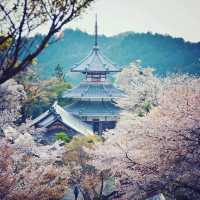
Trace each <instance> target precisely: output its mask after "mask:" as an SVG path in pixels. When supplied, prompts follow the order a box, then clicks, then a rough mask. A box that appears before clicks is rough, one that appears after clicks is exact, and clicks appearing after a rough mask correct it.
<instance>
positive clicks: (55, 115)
mask: <svg viewBox="0 0 200 200" xmlns="http://www.w3.org/2000/svg"><path fill="white" fill-rule="evenodd" d="M56 121H60V122H61V123H62V124H64V125H66V126H68V127H70V128H71V129H73V130H74V131H76V132H77V133H80V134H83V135H88V134H93V130H92V128H91V127H90V126H89V125H88V124H86V123H84V122H82V121H81V120H80V119H78V118H77V117H75V116H73V115H72V114H71V113H69V112H67V111H66V110H64V109H63V108H62V107H61V106H59V105H58V104H57V102H55V103H54V104H53V105H52V107H51V108H50V109H49V110H47V111H46V112H44V113H43V114H41V115H40V116H39V117H37V118H36V119H34V120H33V121H32V123H31V124H30V126H33V125H37V126H38V127H44V128H46V127H49V126H50V125H51V124H53V123H54V122H56Z"/></svg>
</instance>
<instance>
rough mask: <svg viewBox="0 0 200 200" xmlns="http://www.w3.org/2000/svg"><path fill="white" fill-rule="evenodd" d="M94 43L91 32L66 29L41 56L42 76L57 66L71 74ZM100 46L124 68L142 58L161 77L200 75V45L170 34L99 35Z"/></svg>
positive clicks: (50, 73) (46, 76)
mask: <svg viewBox="0 0 200 200" xmlns="http://www.w3.org/2000/svg"><path fill="white" fill-rule="evenodd" d="M93 40H94V39H93V36H91V35H89V34H87V33H84V32H81V31H79V30H71V29H66V30H65V31H64V37H63V38H62V39H61V40H59V41H58V42H57V43H55V44H53V45H50V46H49V47H48V48H46V49H45V50H44V51H43V53H42V54H41V55H40V56H39V57H38V61H39V62H38V63H39V64H38V65H37V66H36V68H38V69H39V72H40V75H41V77H42V78H48V77H49V76H51V75H52V74H53V71H54V67H55V66H56V65H57V64H60V65H61V66H62V67H64V69H65V71H66V72H67V71H68V70H69V68H70V67H71V66H72V65H73V64H75V63H77V62H79V61H80V60H82V59H83V58H84V57H85V56H87V55H88V53H89V51H90V50H91V48H92V46H93ZM99 45H100V47H101V50H102V51H103V53H104V54H105V55H106V56H108V57H109V58H110V59H111V60H113V61H114V62H115V63H117V64H119V65H120V66H124V65H127V64H129V63H130V62H132V61H134V60H136V59H140V60H142V65H143V66H151V67H154V68H155V69H156V73H157V74H158V75H165V74H167V73H172V72H183V73H186V72H187V73H191V74H200V60H199V58H200V42H199V43H190V42H185V41H184V40H183V39H182V38H173V37H171V36H168V35H160V34H152V33H134V32H128V33H123V34H119V35H117V36H113V37H106V36H99ZM41 66H42V67H41ZM47 69H48V70H47ZM70 76H71V74H70ZM72 78H73V77H72Z"/></svg>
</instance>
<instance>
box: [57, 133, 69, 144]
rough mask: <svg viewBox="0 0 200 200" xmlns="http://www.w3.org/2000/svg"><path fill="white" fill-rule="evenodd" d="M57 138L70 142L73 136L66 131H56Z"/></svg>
mask: <svg viewBox="0 0 200 200" xmlns="http://www.w3.org/2000/svg"><path fill="white" fill-rule="evenodd" d="M55 137H56V140H62V141H64V142H66V143H69V142H70V141H71V139H72V137H71V136H69V135H67V134H66V133H65V132H59V133H56V136H55Z"/></svg>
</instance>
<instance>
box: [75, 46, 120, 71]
mask: <svg viewBox="0 0 200 200" xmlns="http://www.w3.org/2000/svg"><path fill="white" fill-rule="evenodd" d="M71 71H72V72H82V73H103V74H105V73H110V72H120V71H121V69H120V68H119V66H117V65H116V64H114V63H113V62H112V61H110V60H109V59H108V58H106V57H105V56H104V55H103V54H102V53H101V51H100V49H99V47H98V46H94V47H93V49H92V51H91V52H90V54H89V55H88V56H87V57H86V58H85V59H83V60H82V61H81V62H80V63H79V64H75V65H74V66H73V67H72V68H71Z"/></svg>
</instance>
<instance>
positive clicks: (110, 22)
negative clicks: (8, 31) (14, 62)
mask: <svg viewBox="0 0 200 200" xmlns="http://www.w3.org/2000/svg"><path fill="white" fill-rule="evenodd" d="M95 13H97V14H98V23H99V32H100V34H105V35H108V36H110V35H116V34H118V33H122V32H126V31H135V32H147V31H152V32H157V33H162V34H170V35H172V36H177V37H183V38H184V39H185V40H189V41H195V42H196V41H200V0H96V1H95V2H94V3H93V4H92V7H90V8H89V9H88V10H87V11H86V13H84V14H83V15H82V16H81V17H80V18H78V19H76V20H75V21H73V22H71V23H70V24H68V25H67V26H66V27H67V28H79V29H81V30H82V31H86V32H88V33H93V32H94V16H95Z"/></svg>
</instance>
